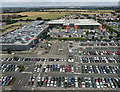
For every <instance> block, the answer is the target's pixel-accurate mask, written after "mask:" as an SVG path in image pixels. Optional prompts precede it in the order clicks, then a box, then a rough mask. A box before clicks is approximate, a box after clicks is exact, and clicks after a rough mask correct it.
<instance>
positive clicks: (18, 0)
mask: <svg viewBox="0 0 120 92" xmlns="http://www.w3.org/2000/svg"><path fill="white" fill-rule="evenodd" d="M1 1H2V2H68V1H69V2H118V1H120V0H85V1H84V0H1Z"/></svg>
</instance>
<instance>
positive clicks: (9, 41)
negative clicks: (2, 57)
mask: <svg viewBox="0 0 120 92" xmlns="http://www.w3.org/2000/svg"><path fill="white" fill-rule="evenodd" d="M43 22H44V21H34V22H31V23H29V24H27V25H24V26H23V27H21V28H19V29H16V30H14V31H10V32H7V33H6V34H4V35H1V36H0V46H1V47H2V49H1V50H3V51H4V50H7V49H8V48H9V49H11V50H13V51H22V50H28V49H30V48H31V47H32V46H34V45H35V44H36V43H38V41H39V38H40V37H41V35H42V34H43V33H44V32H45V31H46V30H47V28H48V25H45V24H44V23H43Z"/></svg>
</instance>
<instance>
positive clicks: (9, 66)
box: [0, 64, 19, 72]
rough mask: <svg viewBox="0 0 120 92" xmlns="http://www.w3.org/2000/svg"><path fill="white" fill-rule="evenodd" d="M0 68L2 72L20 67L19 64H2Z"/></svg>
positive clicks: (16, 69)
mask: <svg viewBox="0 0 120 92" xmlns="http://www.w3.org/2000/svg"><path fill="white" fill-rule="evenodd" d="M0 70H1V71H2V72H10V71H18V70H19V67H18V65H14V64H2V65H0Z"/></svg>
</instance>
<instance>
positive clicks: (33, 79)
mask: <svg viewBox="0 0 120 92" xmlns="http://www.w3.org/2000/svg"><path fill="white" fill-rule="evenodd" d="M35 79H36V76H35V75H34V74H31V75H30V76H29V79H28V81H27V83H26V84H25V86H30V87H32V86H33V84H34V82H35Z"/></svg>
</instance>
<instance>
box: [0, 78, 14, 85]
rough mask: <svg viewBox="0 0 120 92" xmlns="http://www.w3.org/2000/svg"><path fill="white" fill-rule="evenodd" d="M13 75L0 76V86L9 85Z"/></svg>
mask: <svg viewBox="0 0 120 92" xmlns="http://www.w3.org/2000/svg"><path fill="white" fill-rule="evenodd" d="M14 78H15V77H14V76H0V86H9V84H10V83H11V82H12V80H13V79H14Z"/></svg>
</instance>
